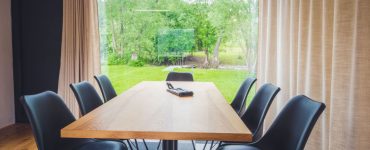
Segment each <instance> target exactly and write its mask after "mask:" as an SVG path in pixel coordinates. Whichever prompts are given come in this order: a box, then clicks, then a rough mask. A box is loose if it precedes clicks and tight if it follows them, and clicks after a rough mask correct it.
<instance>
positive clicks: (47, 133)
mask: <svg viewBox="0 0 370 150" xmlns="http://www.w3.org/2000/svg"><path fill="white" fill-rule="evenodd" d="M21 102H22V104H23V106H24V109H25V111H26V114H27V116H28V119H29V121H30V123H31V126H32V130H33V133H34V136H35V139H36V143H37V147H38V149H40V150H56V149H63V150H67V149H80V148H82V149H86V148H88V149H91V150H97V149H99V150H105V149H107V148H109V149H110V148H112V149H115V150H123V149H127V148H126V146H125V145H124V144H123V143H120V142H112V141H97V140H95V139H70V138H61V137H60V130H61V129H62V128H63V127H65V126H67V125H68V124H70V123H72V122H73V121H75V118H74V116H73V115H72V113H71V112H70V111H69V109H68V108H67V107H66V105H65V104H64V102H63V100H62V99H61V98H60V97H59V96H58V95H57V94H55V93H54V92H51V91H47V92H43V93H40V94H35V95H27V96H24V97H22V98H21Z"/></svg>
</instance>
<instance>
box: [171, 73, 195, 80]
mask: <svg viewBox="0 0 370 150" xmlns="http://www.w3.org/2000/svg"><path fill="white" fill-rule="evenodd" d="M166 81H194V78H193V74H191V73H188V72H170V73H168V75H167V78H166Z"/></svg>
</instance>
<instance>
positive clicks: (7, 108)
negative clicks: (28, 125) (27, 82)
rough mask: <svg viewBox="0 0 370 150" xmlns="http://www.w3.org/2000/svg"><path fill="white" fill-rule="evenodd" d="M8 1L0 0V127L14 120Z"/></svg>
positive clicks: (9, 6)
mask: <svg viewBox="0 0 370 150" xmlns="http://www.w3.org/2000/svg"><path fill="white" fill-rule="evenodd" d="M10 1H11V0H0V128H2V127H5V126H7V125H10V124H13V123H14V120H15V119H14V88H13V56H12V35H11V33H12V32H11V15H10V8H11V5H10Z"/></svg>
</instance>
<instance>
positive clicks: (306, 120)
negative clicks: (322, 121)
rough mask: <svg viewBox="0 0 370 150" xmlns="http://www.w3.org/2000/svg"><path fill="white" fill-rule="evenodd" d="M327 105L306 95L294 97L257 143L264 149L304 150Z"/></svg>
mask: <svg viewBox="0 0 370 150" xmlns="http://www.w3.org/2000/svg"><path fill="white" fill-rule="evenodd" d="M325 107H326V106H325V104H323V103H320V102H316V101H313V100H312V99H310V98H308V97H306V96H304V95H299V96H296V97H293V98H292V99H291V100H290V101H289V102H288V104H287V105H286V106H285V107H284V108H283V110H282V111H281V112H280V113H279V115H278V116H277V118H276V119H275V120H274V122H273V123H272V125H271V127H270V129H269V130H268V131H267V132H266V134H265V135H264V136H263V137H262V138H261V140H260V141H258V142H257V143H255V144H256V145H258V147H261V148H262V149H284V150H303V149H304V147H305V145H306V142H307V139H308V137H309V135H310V133H311V130H312V128H313V127H314V125H315V123H316V121H317V119H318V118H319V116H320V115H321V113H322V112H323V111H324V109H325Z"/></svg>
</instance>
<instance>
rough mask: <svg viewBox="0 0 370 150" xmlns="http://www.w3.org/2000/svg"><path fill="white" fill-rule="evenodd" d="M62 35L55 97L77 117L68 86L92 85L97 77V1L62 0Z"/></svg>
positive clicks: (98, 71)
mask: <svg viewBox="0 0 370 150" xmlns="http://www.w3.org/2000/svg"><path fill="white" fill-rule="evenodd" d="M62 34H63V37H62V50H61V62H60V74H59V86H58V93H59V95H61V96H62V97H63V98H64V100H65V103H66V104H67V106H68V107H69V108H70V110H71V111H72V112H73V114H74V115H75V116H76V117H78V116H79V108H78V105H77V102H76V100H75V97H74V95H73V92H72V91H71V89H70V88H69V84H70V83H76V82H80V81H84V80H86V81H89V82H91V83H95V82H94V79H93V76H94V75H96V74H99V73H100V56H99V53H100V52H99V29H98V8H97V1H96V0H64V1H63V33H62Z"/></svg>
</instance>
